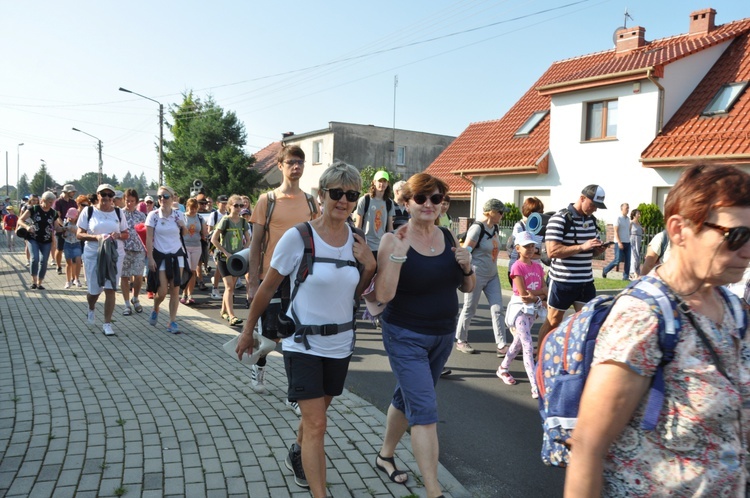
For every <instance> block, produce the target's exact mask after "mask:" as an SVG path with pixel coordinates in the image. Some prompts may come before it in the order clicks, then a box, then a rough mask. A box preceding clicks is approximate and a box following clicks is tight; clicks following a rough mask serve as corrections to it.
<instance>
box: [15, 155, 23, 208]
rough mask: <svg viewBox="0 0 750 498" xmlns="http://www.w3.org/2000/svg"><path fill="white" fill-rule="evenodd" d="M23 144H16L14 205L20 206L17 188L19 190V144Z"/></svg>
mask: <svg viewBox="0 0 750 498" xmlns="http://www.w3.org/2000/svg"><path fill="white" fill-rule="evenodd" d="M22 145H23V144H22V143H20V144H18V145H16V205H17V206H20V205H21V204H20V199H21V198H20V197H19V196H20V193H19V190H21V189H20V188H19V187H20V185H21V146H22Z"/></svg>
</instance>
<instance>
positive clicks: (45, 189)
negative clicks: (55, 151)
mask: <svg viewBox="0 0 750 498" xmlns="http://www.w3.org/2000/svg"><path fill="white" fill-rule="evenodd" d="M40 161H42V171H43V172H44V191H43V192H42V193H44V192H46V191H47V162H46V161H45V160H44V159H40Z"/></svg>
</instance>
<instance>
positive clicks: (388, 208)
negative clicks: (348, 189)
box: [357, 194, 396, 230]
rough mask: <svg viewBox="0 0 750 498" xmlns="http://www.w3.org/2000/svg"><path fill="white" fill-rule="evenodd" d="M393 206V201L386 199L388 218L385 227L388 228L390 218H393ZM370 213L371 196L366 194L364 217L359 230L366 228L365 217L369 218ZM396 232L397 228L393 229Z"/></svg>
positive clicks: (361, 218) (361, 217) (360, 221)
mask: <svg viewBox="0 0 750 498" xmlns="http://www.w3.org/2000/svg"><path fill="white" fill-rule="evenodd" d="M392 206H393V201H392V200H390V199H385V213H386V214H385V216H386V223H385V226H386V227H387V226H388V218H390V217H391V207H392ZM369 212H370V194H365V209H364V210H363V212H362V216H360V218H359V226H358V227H357V228H360V229H361V228H364V227H365V216H367V213H369ZM393 228H394V230H395V228H396V227H393Z"/></svg>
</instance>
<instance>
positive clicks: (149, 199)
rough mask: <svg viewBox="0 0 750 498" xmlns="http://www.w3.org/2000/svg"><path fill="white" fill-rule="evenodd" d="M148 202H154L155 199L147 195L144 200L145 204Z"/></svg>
mask: <svg viewBox="0 0 750 498" xmlns="http://www.w3.org/2000/svg"><path fill="white" fill-rule="evenodd" d="M148 201H151V202H154V198H153V197H151V196H150V195H147V196H146V197H144V198H143V202H148Z"/></svg>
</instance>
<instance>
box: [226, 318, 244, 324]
mask: <svg viewBox="0 0 750 498" xmlns="http://www.w3.org/2000/svg"><path fill="white" fill-rule="evenodd" d="M241 323H242V318H237V317H236V316H233V317H232V318H231V319H230V320H229V325H239V324H241Z"/></svg>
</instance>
